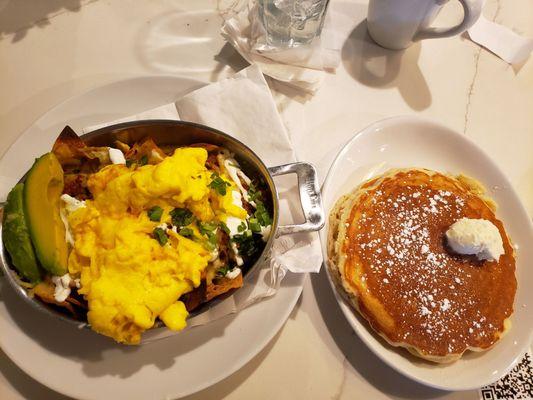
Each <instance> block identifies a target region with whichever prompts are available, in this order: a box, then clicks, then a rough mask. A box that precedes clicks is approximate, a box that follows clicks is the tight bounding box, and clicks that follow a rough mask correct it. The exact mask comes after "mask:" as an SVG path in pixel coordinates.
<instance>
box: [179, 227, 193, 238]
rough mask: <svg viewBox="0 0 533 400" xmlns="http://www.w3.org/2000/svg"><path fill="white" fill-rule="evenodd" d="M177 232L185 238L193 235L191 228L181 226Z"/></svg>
mask: <svg viewBox="0 0 533 400" xmlns="http://www.w3.org/2000/svg"><path fill="white" fill-rule="evenodd" d="M179 233H180V235H181V236H184V237H186V238H190V237H193V236H194V232H193V230H192V229H191V228H181V229H180V232H179Z"/></svg>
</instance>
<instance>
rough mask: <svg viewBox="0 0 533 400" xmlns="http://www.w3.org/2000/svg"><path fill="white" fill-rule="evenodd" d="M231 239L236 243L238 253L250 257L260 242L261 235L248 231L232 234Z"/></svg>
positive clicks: (257, 248)
mask: <svg viewBox="0 0 533 400" xmlns="http://www.w3.org/2000/svg"><path fill="white" fill-rule="evenodd" d="M231 241H232V242H234V243H235V244H236V245H237V248H238V249H239V253H240V254H242V255H244V256H246V257H252V256H253V255H254V254H255V253H256V252H257V251H258V250H259V249H260V246H261V243H262V239H261V235H257V234H255V233H254V234H252V233H251V232H250V231H246V232H244V233H240V234H237V235H235V236H233V237H232V238H231Z"/></svg>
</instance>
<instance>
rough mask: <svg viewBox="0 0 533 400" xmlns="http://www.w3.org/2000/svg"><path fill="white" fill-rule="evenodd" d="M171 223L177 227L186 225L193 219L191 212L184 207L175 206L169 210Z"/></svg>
mask: <svg viewBox="0 0 533 400" xmlns="http://www.w3.org/2000/svg"><path fill="white" fill-rule="evenodd" d="M170 216H171V217H172V224H173V225H176V226H178V227H181V226H187V225H189V224H190V223H191V222H192V221H193V220H194V215H192V212H190V211H189V210H187V209H186V208H175V209H173V210H172V211H171V212H170Z"/></svg>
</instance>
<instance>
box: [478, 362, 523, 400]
mask: <svg viewBox="0 0 533 400" xmlns="http://www.w3.org/2000/svg"><path fill="white" fill-rule="evenodd" d="M481 399H482V400H519V399H520V400H526V399H527V400H533V363H532V362H531V353H526V355H525V356H524V358H522V361H520V362H519V363H518V365H517V366H516V367H514V368H513V369H512V370H511V372H509V373H508V374H507V375H506V376H504V377H503V378H502V379H500V380H499V381H498V382H494V383H493V384H492V385H489V386H485V387H484V388H482V389H481Z"/></svg>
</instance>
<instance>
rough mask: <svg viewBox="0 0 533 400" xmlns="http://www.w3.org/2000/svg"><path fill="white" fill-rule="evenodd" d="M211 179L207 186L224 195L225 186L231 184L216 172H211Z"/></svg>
mask: <svg viewBox="0 0 533 400" xmlns="http://www.w3.org/2000/svg"><path fill="white" fill-rule="evenodd" d="M211 179H212V180H211V183H210V184H209V187H210V188H211V189H213V190H214V191H215V192H217V193H218V194H219V195H221V196H225V195H226V193H227V191H226V187H229V186H231V184H230V183H229V182H226V181H225V180H224V179H222V178H221V177H220V176H219V175H218V174H217V173H216V172H213V174H212V175H211Z"/></svg>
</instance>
